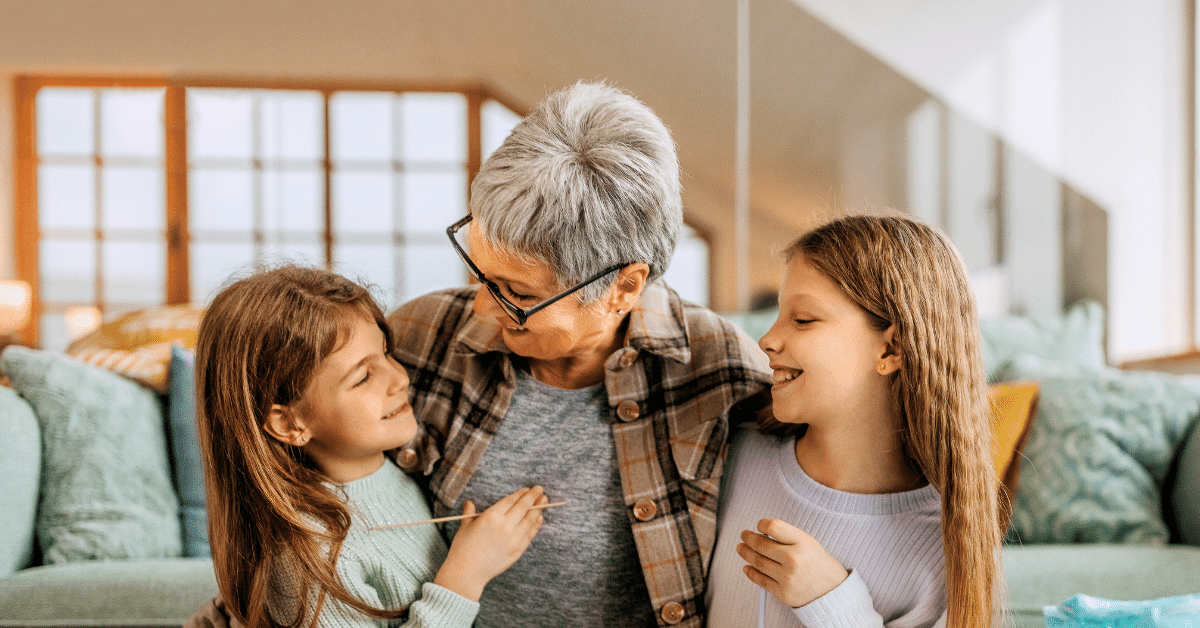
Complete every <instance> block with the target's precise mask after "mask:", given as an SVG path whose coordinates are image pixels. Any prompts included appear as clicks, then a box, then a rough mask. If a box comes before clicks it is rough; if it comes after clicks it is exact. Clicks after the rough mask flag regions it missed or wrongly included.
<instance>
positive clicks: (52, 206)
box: [37, 164, 96, 229]
mask: <svg viewBox="0 0 1200 628" xmlns="http://www.w3.org/2000/svg"><path fill="white" fill-rule="evenodd" d="M37 192H38V226H39V227H41V228H43V229H58V228H63V229H94V228H95V226H96V169H95V167H93V166H92V165H91V164H88V165H61V164H42V165H41V166H39V167H38V189H37Z"/></svg>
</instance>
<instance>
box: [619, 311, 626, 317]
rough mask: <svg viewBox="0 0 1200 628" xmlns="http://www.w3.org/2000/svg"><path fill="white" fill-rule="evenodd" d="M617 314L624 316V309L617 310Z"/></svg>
mask: <svg viewBox="0 0 1200 628" xmlns="http://www.w3.org/2000/svg"><path fill="white" fill-rule="evenodd" d="M617 316H625V310H617Z"/></svg>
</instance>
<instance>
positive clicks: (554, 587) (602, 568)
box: [446, 369, 657, 628]
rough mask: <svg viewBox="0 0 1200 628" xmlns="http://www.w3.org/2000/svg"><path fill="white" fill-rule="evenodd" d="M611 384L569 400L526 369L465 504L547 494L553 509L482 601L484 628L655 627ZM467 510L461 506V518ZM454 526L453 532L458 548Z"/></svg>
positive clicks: (468, 489)
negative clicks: (627, 495) (535, 489)
mask: <svg viewBox="0 0 1200 628" xmlns="http://www.w3.org/2000/svg"><path fill="white" fill-rule="evenodd" d="M611 416H612V412H611V410H610V409H609V407H608V398H607V394H606V392H605V390H604V386H603V384H597V385H595V386H592V387H589V388H584V389H581V390H564V389H561V388H555V387H553V386H548V385H546V384H543V383H541V382H539V381H537V380H536V379H534V378H533V377H532V376H531V375H530V374H529V373H527V372H524V371H521V370H520V369H518V372H517V388H516V391H515V392H514V393H513V397H512V403H511V405H510V406H509V409H508V415H507V416H506V418H505V420H504V423H503V424H502V425H501V426H500V429H499V431H497V433H496V435H495V436H493V437H492V441H491V443H490V444H489V445H488V449H487V451H486V452H485V453H484V455H483V458H482V460H480V462H479V466H478V468H477V469H476V471H475V475H474V476H472V478H471V481H470V482H468V483H467V486H466V489H465V490H464V491H463V494H462V500H467V499H469V500H471V501H473V502H475V505H476V506H477V507H480V508H482V507H484V506H489V505H491V504H493V503H495V502H496V501H498V500H500V499H501V498H503V497H504V496H505V495H508V494H509V493H511V492H513V491H515V490H517V489H518V488H520V487H523V486H533V485H535V484H540V485H541V486H543V487H544V488H545V489H546V496H547V497H548V498H549V499H550V501H552V502H556V501H566V502H567V505H566V506H561V507H558V508H551V509H547V510H546V511H545V513H544V514H545V523H544V524H543V525H542V529H541V530H540V531H539V532H538V534H537V536H536V537H534V539H533V542H532V543H531V544H530V546H529V549H528V550H526V552H525V554H524V555H523V556H522V557H521V558H520V559H519V560H518V561H517V562H516V564H514V565H513V566H512V567H510V568H509V569H508V571H505V572H504V573H502V574H500V575H499V576H497V577H496V578H495V579H493V580H492V581H491V583H489V584H488V585H487V587H486V588H485V589H484V591H483V597H482V598H481V599H480V600H479V604H480V610H479V616H478V619H477V620H476V624H475V625H476V626H479V627H480V628H491V627H497V628H499V627H505V626H522V627H528V628H536V627H538V626H545V627H547V628H558V627H560V626H567V625H569V626H573V627H586V626H596V627H605V628H619V627H622V626H640V627H645V626H656V625H657V622H656V620H655V615H654V609H653V608H652V607H651V606H650V595H649V593H648V592H647V590H646V582H645V579H644V578H643V576H642V569H641V565H640V563H639V561H638V555H637V547H636V546H635V545H634V541H633V531H632V529H631V527H630V520H629V515H628V510H627V508H626V506H625V500H624V497H623V496H622V492H621V475H620V471H619V469H618V461H617V453H616V447H615V446H614V444H613V435H612V426H611V420H612V419H611ZM461 505H462V504H461V501H460V502H459V504H456V506H457V507H459V508H461ZM457 531H458V526H457V525H456V522H451V523H448V524H447V525H446V532H447V534H448V535H450V538H451V539H453V535H454V533H456V532H457Z"/></svg>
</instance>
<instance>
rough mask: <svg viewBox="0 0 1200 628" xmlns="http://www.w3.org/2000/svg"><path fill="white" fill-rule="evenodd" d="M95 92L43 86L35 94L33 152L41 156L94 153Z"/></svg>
mask: <svg viewBox="0 0 1200 628" xmlns="http://www.w3.org/2000/svg"><path fill="white" fill-rule="evenodd" d="M95 99H96V92H95V90H93V89H88V88H79V87H44V88H42V89H40V90H38V94H37V104H36V108H37V149H38V153H39V155H40V156H42V157H46V156H52V155H77V156H79V155H83V156H90V155H91V154H92V153H93V152H95V139H96V127H95V122H96V120H95V109H96V100H95Z"/></svg>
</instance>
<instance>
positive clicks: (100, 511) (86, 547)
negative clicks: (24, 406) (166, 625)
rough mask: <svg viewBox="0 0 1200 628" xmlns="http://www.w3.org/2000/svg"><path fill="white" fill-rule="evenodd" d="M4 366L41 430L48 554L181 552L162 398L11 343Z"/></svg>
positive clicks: (55, 559)
mask: <svg viewBox="0 0 1200 628" xmlns="http://www.w3.org/2000/svg"><path fill="white" fill-rule="evenodd" d="M0 369H2V370H3V371H4V373H5V374H7V375H8V377H9V379H10V380H12V384H13V388H15V389H16V390H17V392H19V393H20V394H21V396H22V397H24V398H25V399H26V400H27V401H29V404H30V405H31V406H32V407H33V411H34V414H35V415H36V416H37V418H38V422H39V423H40V424H41V428H42V451H43V461H42V480H41V504H40V507H39V509H38V518H37V536H38V542H39V544H40V545H41V549H42V561H43V562H44V563H46V564H55V563H65V562H72V561H79V560H100V559H122V558H159V557H172V556H179V554H180V538H179V510H178V509H179V505H178V503H177V502H176V499H175V493H174V490H173V489H172V488H171V475H170V467H169V466H168V463H167V443H166V437H165V434H164V428H163V412H162V404H161V402H160V400H159V398H158V396H157V395H156V394H155V393H154V392H152V391H150V390H149V389H147V388H144V387H142V386H141V385H139V384H137V383H135V382H133V381H132V380H129V379H126V378H124V377H122V376H120V375H117V374H115V373H112V372H111V371H108V370H105V369H102V368H98V367H94V366H90V365H87V364H84V363H83V362H80V361H79V360H76V359H74V358H71V357H68V356H67V355H65V354H62V353H56V352H50V351H38V350H35V349H29V348H26V347H20V346H12V347H8V348H7V349H5V351H4V353H3V354H0Z"/></svg>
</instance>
